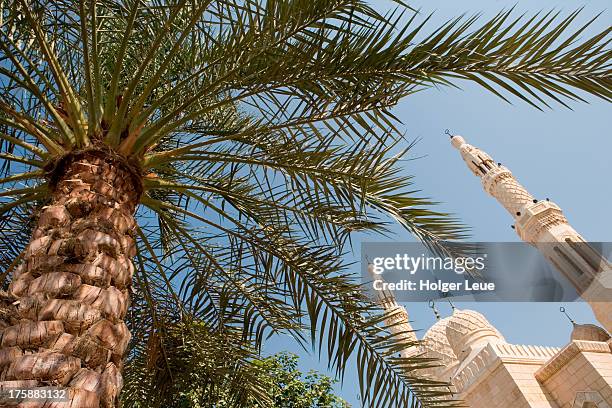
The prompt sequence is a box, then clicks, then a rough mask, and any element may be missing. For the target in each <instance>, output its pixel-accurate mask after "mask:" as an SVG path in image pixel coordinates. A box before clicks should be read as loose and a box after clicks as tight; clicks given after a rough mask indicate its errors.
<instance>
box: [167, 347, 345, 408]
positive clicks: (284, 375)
mask: <svg viewBox="0 0 612 408" xmlns="http://www.w3.org/2000/svg"><path fill="white" fill-rule="evenodd" d="M256 366H257V367H258V368H259V369H260V376H259V378H258V380H259V382H260V383H261V384H262V386H263V387H264V388H265V389H266V392H267V393H268V395H269V396H270V399H271V400H272V401H273V402H272V403H271V405H265V406H264V405H261V404H259V403H258V402H257V401H255V400H251V401H248V402H247V403H246V404H245V405H243V407H244V408H264V407H265V408H348V407H350V405H348V403H346V402H345V401H343V400H342V399H341V398H339V397H337V396H336V395H334V394H333V388H332V387H333V384H334V382H335V381H334V380H333V379H331V378H330V377H328V376H325V375H322V374H320V373H318V372H316V371H314V370H311V371H309V372H308V373H307V374H306V375H304V374H302V373H301V372H300V371H299V370H298V368H297V367H298V357H297V356H296V355H294V354H290V353H279V354H276V355H274V356H271V357H267V358H264V359H262V360H260V361H258V362H257V363H256ZM202 379H203V378H198V377H196V378H192V380H191V381H190V382H189V383H187V384H185V385H186V387H184V388H181V389H180V391H179V392H178V393H177V394H178V395H180V396H181V399H180V400H179V401H178V402H176V403H175V404H174V405H175V406H177V407H180V408H200V407H202V408H204V407H215V408H229V407H231V406H232V404H231V403H230V402H228V400H231V395H232V392H233V390H221V391H220V392H219V394H217V397H216V399H215V400H208V401H204V402H203V403H202V402H201V401H202V395H206V394H207V393H206V392H203V391H202V388H201V385H200V384H201V383H200V382H199V380H202ZM166 406H168V407H171V406H172V405H166Z"/></svg>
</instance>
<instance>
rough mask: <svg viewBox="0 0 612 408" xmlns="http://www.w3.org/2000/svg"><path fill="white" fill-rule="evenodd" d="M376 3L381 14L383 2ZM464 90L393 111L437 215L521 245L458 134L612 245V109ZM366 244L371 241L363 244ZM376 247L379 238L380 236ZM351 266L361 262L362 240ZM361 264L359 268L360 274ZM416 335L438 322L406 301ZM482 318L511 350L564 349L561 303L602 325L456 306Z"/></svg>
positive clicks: (569, 3) (342, 391) (306, 360)
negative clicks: (538, 105)
mask: <svg viewBox="0 0 612 408" xmlns="http://www.w3.org/2000/svg"><path fill="white" fill-rule="evenodd" d="M408 3H409V4H410V5H411V6H413V7H416V8H419V7H420V8H421V10H422V12H423V13H424V14H427V13H429V12H430V11H435V14H434V17H433V18H432V22H431V25H430V26H429V27H433V26H434V25H436V24H439V23H441V22H443V21H445V20H447V19H449V18H451V17H455V16H458V15H460V14H462V13H467V14H468V15H471V14H474V13H477V12H482V13H483V15H484V16H485V17H486V16H491V15H492V14H494V13H496V12H498V11H500V10H502V9H507V8H510V7H512V6H513V5H516V9H517V11H516V12H517V14H518V13H519V12H524V11H527V12H537V11H540V10H550V9H551V8H555V9H560V10H561V11H563V12H566V13H569V12H571V11H573V10H575V9H577V8H580V7H582V6H584V7H585V9H584V11H583V12H582V17H581V20H580V21H584V20H586V19H587V18H588V17H592V16H594V15H595V14H597V13H599V12H602V11H604V14H602V16H601V17H600V18H599V21H598V22H596V23H595V25H594V28H595V29H597V28H599V29H602V28H604V27H606V26H607V25H610V23H612V20H611V14H610V12H609V11H605V10H606V7H609V2H608V1H605V0H590V1H585V0H583V1H576V0H565V1H560V0H557V1H553V0H537V1H525V0H522V1H519V2H517V1H516V0H509V1H506V0H495V1H491V0H462V1H451V0H446V1H443V0H428V1H423V0H421V1H408ZM372 4H374V5H376V7H378V4H381V6H380V7H385V5H384V4H385V3H384V2H380V1H374V2H373V3H372ZM459 85H460V86H461V87H462V89H461V90H457V89H451V88H441V89H433V90H428V91H425V92H420V93H417V94H415V95H414V96H411V97H409V98H407V99H405V100H403V101H402V102H400V103H399V105H398V106H397V107H396V108H395V109H394V110H393V113H394V114H395V115H396V116H397V117H398V118H400V119H401V120H402V122H403V129H404V130H405V131H406V136H407V138H409V139H417V138H418V139H420V141H419V143H418V144H417V145H416V146H415V147H414V149H413V150H412V155H413V157H414V158H417V159H416V160H411V161H408V162H406V163H405V171H406V173H407V174H411V175H414V176H415V177H416V178H415V182H416V184H417V186H418V187H419V188H420V189H421V190H422V191H423V194H424V195H427V196H428V197H431V198H433V199H435V200H436V201H438V202H440V203H441V204H440V206H439V209H441V210H444V211H448V212H451V213H453V214H455V215H456V216H457V217H458V218H459V219H460V220H461V221H462V222H463V223H464V224H466V225H468V226H469V227H470V228H471V236H472V239H473V240H474V241H479V242H483V241H498V242H516V241H518V240H519V238H518V236H517V235H516V232H515V231H514V230H513V229H511V228H510V225H511V223H512V219H511V217H510V215H509V214H508V213H507V212H506V210H505V209H504V208H503V207H501V206H500V205H499V204H498V203H497V202H496V201H495V200H494V199H493V198H492V197H490V196H488V195H487V194H486V193H485V192H484V191H483V190H482V187H481V184H480V181H479V180H478V178H476V177H475V176H474V175H473V174H472V173H471V172H470V171H469V170H468V169H467V167H466V166H465V164H464V162H463V160H462V159H461V158H460V156H459V155H458V153H457V151H456V150H455V149H453V148H452V147H451V145H450V143H449V139H448V136H446V135H444V130H445V129H447V128H448V129H450V130H451V131H452V132H453V133H455V134H460V135H462V136H463V137H464V138H465V139H466V140H467V142H468V143H470V144H472V145H474V146H477V147H479V148H481V149H483V150H484V151H486V152H488V153H489V154H490V155H491V156H492V157H493V159H494V160H495V161H499V162H502V163H503V164H504V166H506V167H508V168H509V169H510V170H511V171H512V172H513V174H514V175H515V177H516V178H517V179H518V180H519V182H521V183H522V184H523V185H524V186H525V187H526V188H527V189H528V190H529V191H530V192H531V193H532V194H533V195H534V196H535V197H537V198H546V197H549V198H550V199H551V201H554V202H555V203H557V204H558V205H559V206H560V207H561V208H562V209H563V210H564V213H565V215H566V217H567V218H568V220H569V221H570V223H571V224H572V226H573V227H574V228H575V229H576V230H577V231H578V232H579V233H580V234H581V235H582V236H583V237H585V238H586V239H587V240H589V241H610V231H611V229H612V218H611V217H610V212H609V209H610V202H612V182H610V181H609V177H610V175H612V160H611V159H610V156H611V152H612V138H611V137H610V136H612V132H611V131H610V127H612V120H611V119H610V116H609V115H611V114H612V110H611V109H610V105H609V104H607V103H605V102H603V101H601V100H597V99H596V98H592V97H590V98H587V100H588V102H589V103H588V104H587V103H580V102H573V103H571V104H570V106H571V108H572V110H569V109H567V108H564V107H563V106H560V105H552V108H553V109H546V110H545V111H544V112H540V111H538V110H536V109H534V108H533V107H531V106H529V105H527V104H526V103H524V102H521V101H519V100H517V99H512V102H513V103H512V104H508V103H506V102H504V101H503V100H501V99H499V98H498V97H496V96H494V95H493V94H490V93H488V92H487V91H485V90H483V89H482V88H479V87H477V86H475V85H472V84H469V83H465V82H462V83H459ZM397 231H398V234H397V235H396V237H394V238H393V239H394V240H399V241H402V240H403V241H410V240H411V239H412V238H411V237H410V236H408V234H407V233H406V232H402V231H401V230H399V229H398V230H397ZM368 239H369V238H365V240H366V241H367V240H368ZM371 240H376V241H379V240H380V238H373V237H372V239H371ZM354 259H355V260H358V259H359V243H358V242H357V243H356V245H355V254H354ZM358 268H359V264H356V265H355V270H356V273H359V272H358V271H359V269H358ZM404 305H405V306H406V308H407V310H408V313H409V315H410V318H411V320H413V326H414V328H415V329H417V330H419V332H418V333H417V334H418V336H419V338H420V337H422V335H423V333H424V332H425V331H426V329H427V328H428V327H430V326H431V325H432V324H433V323H434V322H435V318H434V315H433V313H432V311H431V309H430V308H429V307H428V305H427V304H426V303H407V304H404ZM457 306H458V307H459V308H470V309H474V310H477V311H479V312H481V313H483V314H484V315H485V316H486V317H487V319H488V320H489V321H490V322H491V323H492V324H493V325H494V326H495V327H497V329H498V330H499V331H500V332H501V333H502V334H503V335H504V336H505V338H506V340H507V341H508V342H510V343H515V344H533V345H546V346H563V345H565V344H566V343H567V342H568V340H569V336H570V332H571V324H570V323H569V322H568V320H567V318H565V317H564V316H563V315H562V314H561V313H560V312H559V307H560V306H565V308H566V309H567V311H568V313H569V314H570V315H571V316H572V317H573V318H574V320H576V321H577V322H579V323H596V321H595V319H594V317H593V314H592V312H591V310H590V308H589V307H588V306H587V305H585V304H584V303H571V304H563V305H561V304H558V303H470V304H457ZM439 309H440V312H441V314H442V316H443V317H444V316H447V315H449V314H450V312H451V310H450V307H449V306H448V305H445V304H441V305H439ZM280 350H288V351H292V352H295V353H297V354H298V355H299V356H300V357H301V359H300V368H301V369H302V370H303V371H308V370H309V369H316V370H319V371H321V372H324V373H329V372H328V371H327V362H326V361H325V359H324V357H323V358H321V359H319V357H318V356H317V355H316V354H315V353H308V352H305V351H303V350H302V349H300V348H299V347H297V346H296V345H295V343H294V342H293V341H292V340H291V339H290V338H288V337H281V336H277V337H274V338H272V339H271V340H270V341H269V342H268V343H267V345H266V348H265V350H264V352H265V353H267V354H272V353H275V352H278V351H280ZM357 384H358V383H357V373H356V369H355V368H353V367H349V368H348V369H347V372H346V374H345V379H344V383H343V384H342V385H340V384H339V385H338V386H337V387H336V389H337V393H338V394H339V395H340V396H341V397H342V398H344V399H345V400H347V401H348V402H349V403H351V404H352V405H353V406H354V407H359V406H361V404H360V401H359V399H358V394H359V391H358V385H357Z"/></svg>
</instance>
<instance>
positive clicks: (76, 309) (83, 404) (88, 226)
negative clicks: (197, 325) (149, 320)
mask: <svg viewBox="0 0 612 408" xmlns="http://www.w3.org/2000/svg"><path fill="white" fill-rule="evenodd" d="M60 167H61V168H58V169H56V170H55V172H54V174H55V176H56V178H57V180H55V181H54V180H52V185H53V187H52V189H53V192H52V199H51V201H50V203H49V205H47V206H46V207H44V208H43V209H42V211H41V213H40V217H39V219H38V224H37V227H36V229H35V230H34V232H33V236H32V240H31V241H30V243H29V245H28V247H27V248H26V252H25V256H24V260H23V263H22V264H21V265H20V266H19V267H18V268H16V270H15V273H14V274H13V275H14V276H13V280H12V282H11V284H10V286H9V295H10V296H11V297H12V298H13V299H16V302H15V303H14V304H13V305H12V306H11V307H13V308H14V313H12V314H11V316H10V318H9V319H6V320H5V322H4V326H6V327H3V328H1V330H2V334H1V342H0V387H19V386H28V387H40V386H49V385H57V386H64V387H68V392H69V396H70V401H69V402H64V403H57V402H55V403H50V402H49V401H47V402H28V403H21V405H18V406H21V407H28V408H30V407H32V408H33V407H71V408H95V407H115V406H117V401H118V394H119V392H120V390H121V387H122V383H123V380H122V376H121V369H122V361H123V357H124V353H125V351H126V348H127V345H128V342H129V340H130V333H129V330H128V327H127V326H126V324H125V323H124V317H125V314H126V311H127V308H128V303H129V286H130V284H131V280H132V274H133V271H134V266H133V264H132V262H131V258H132V257H133V256H134V255H135V243H134V239H133V238H132V232H133V228H134V212H135V208H136V205H137V203H138V200H139V196H140V191H141V189H140V188H139V177H138V175H137V174H136V173H135V172H134V171H131V170H130V168H129V166H127V165H126V164H125V163H122V162H121V161H120V160H118V159H116V158H113V157H112V156H110V155H108V154H106V153H104V152H101V151H89V152H82V153H80V154H79V155H76V156H73V157H70V158H67V159H66V160H64V162H63V163H62V164H61V166H60ZM58 174H59V177H57V175H58ZM5 310H6V309H5ZM0 406H8V405H0Z"/></svg>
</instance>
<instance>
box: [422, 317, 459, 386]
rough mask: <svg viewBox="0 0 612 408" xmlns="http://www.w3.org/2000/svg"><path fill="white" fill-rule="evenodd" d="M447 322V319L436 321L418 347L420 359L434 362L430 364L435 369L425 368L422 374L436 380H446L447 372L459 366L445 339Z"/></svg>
mask: <svg viewBox="0 0 612 408" xmlns="http://www.w3.org/2000/svg"><path fill="white" fill-rule="evenodd" d="M448 321H449V318H448V317H447V318H444V319H441V320H438V321H437V322H436V324H434V325H433V326H431V327H430V328H429V330H427V333H425V336H423V339H422V340H421V346H420V347H419V350H420V352H421V353H422V355H421V356H422V357H425V358H431V359H435V360H436V361H433V362H432V363H431V364H432V365H435V367H429V368H426V369H424V370H423V371H422V373H423V374H425V375H426V376H431V377H432V378H433V379H436V380H447V379H448V377H449V374H448V372H449V371H453V370H454V368H455V367H457V365H458V364H459V360H458V359H457V356H456V355H455V352H454V351H453V349H452V347H451V345H450V343H449V342H448V339H447V338H446V324H447V323H448Z"/></svg>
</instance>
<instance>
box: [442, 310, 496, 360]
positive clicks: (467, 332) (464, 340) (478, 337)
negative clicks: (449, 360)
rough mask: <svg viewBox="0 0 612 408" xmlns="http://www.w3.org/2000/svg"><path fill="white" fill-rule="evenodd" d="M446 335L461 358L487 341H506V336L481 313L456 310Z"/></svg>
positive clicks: (447, 326)
mask: <svg viewBox="0 0 612 408" xmlns="http://www.w3.org/2000/svg"><path fill="white" fill-rule="evenodd" d="M446 337H447V339H448V342H449V344H450V346H451V348H452V350H453V351H454V353H455V355H456V356H457V357H458V358H459V360H463V359H464V358H465V357H466V356H467V355H468V354H469V352H470V351H471V350H473V349H475V348H476V347H478V346H482V345H485V344H486V343H505V342H506V340H505V339H504V336H502V335H501V333H500V332H499V331H497V329H496V328H495V327H493V325H492V324H491V323H489V321H488V320H487V319H486V317H484V316H483V315H482V314H481V313H478V312H476V311H474V310H467V309H466V310H455V312H453V315H452V316H451V317H450V318H449V320H448V323H447V324H446Z"/></svg>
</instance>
